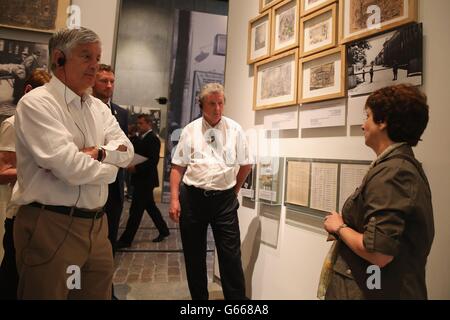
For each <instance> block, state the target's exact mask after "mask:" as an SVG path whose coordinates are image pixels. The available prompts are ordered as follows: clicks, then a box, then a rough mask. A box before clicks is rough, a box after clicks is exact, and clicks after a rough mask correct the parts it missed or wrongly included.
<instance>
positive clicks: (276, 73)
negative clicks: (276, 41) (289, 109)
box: [253, 49, 298, 110]
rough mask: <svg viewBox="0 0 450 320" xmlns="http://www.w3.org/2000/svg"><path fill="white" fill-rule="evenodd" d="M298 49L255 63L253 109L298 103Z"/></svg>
mask: <svg viewBox="0 0 450 320" xmlns="http://www.w3.org/2000/svg"><path fill="white" fill-rule="evenodd" d="M297 76H298V49H294V50H291V51H288V52H285V53H282V54H280V55H277V56H275V57H272V58H270V59H267V60H263V61H260V62H257V63H255V65H254V79H253V81H254V90H253V110H262V109H270V108H277V107H285V106H290V105H294V104H296V103H297V87H298V84H297Z"/></svg>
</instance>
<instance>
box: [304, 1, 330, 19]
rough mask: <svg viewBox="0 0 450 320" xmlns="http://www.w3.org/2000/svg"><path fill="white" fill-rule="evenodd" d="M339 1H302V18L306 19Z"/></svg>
mask: <svg viewBox="0 0 450 320" xmlns="http://www.w3.org/2000/svg"><path fill="white" fill-rule="evenodd" d="M336 1H337V0H300V16H301V17H304V16H307V15H308V14H311V13H313V12H314V11H317V10H319V9H322V8H323V7H326V6H328V5H329V4H332V3H333V2H336Z"/></svg>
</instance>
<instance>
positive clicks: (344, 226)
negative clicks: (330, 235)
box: [336, 223, 348, 237]
mask: <svg viewBox="0 0 450 320" xmlns="http://www.w3.org/2000/svg"><path fill="white" fill-rule="evenodd" d="M347 227H348V225H346V224H345V223H343V224H341V225H340V226H339V227H338V228H337V230H336V234H337V235H338V236H339V237H340V236H341V234H340V232H341V229H342V228H347Z"/></svg>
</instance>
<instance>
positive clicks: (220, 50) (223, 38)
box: [213, 33, 227, 56]
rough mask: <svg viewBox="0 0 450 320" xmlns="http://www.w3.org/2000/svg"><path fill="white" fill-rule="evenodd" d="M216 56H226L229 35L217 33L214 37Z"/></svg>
mask: <svg viewBox="0 0 450 320" xmlns="http://www.w3.org/2000/svg"><path fill="white" fill-rule="evenodd" d="M213 53H214V54H215V55H216V56H225V55H226V54H227V35H226V34H219V33H218V34H216V36H215V37H214V50H213Z"/></svg>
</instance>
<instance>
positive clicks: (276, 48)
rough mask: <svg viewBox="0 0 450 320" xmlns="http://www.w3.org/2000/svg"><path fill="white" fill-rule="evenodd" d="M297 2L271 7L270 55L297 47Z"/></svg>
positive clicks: (292, 1)
mask: <svg viewBox="0 0 450 320" xmlns="http://www.w3.org/2000/svg"><path fill="white" fill-rule="evenodd" d="M298 1H299V0H287V1H283V2H282V3H279V4H277V5H276V6H275V7H273V12H272V19H273V23H272V41H271V48H272V49H271V54H272V55H275V54H278V53H280V52H283V51H286V50H289V49H292V48H295V47H298V38H299V37H298V33H299V10H298Z"/></svg>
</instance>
